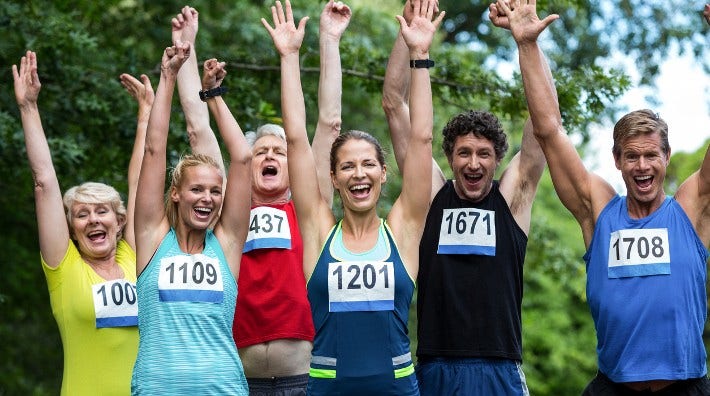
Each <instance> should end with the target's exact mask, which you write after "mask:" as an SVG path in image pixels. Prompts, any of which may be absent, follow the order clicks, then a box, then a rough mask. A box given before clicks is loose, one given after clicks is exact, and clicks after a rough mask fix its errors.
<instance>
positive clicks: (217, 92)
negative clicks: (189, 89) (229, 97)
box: [200, 86, 227, 102]
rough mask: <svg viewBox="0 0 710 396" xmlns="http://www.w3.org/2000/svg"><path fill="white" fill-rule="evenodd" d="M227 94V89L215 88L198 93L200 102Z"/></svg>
mask: <svg viewBox="0 0 710 396" xmlns="http://www.w3.org/2000/svg"><path fill="white" fill-rule="evenodd" d="M224 93H227V87H224V86H222V87H217V88H212V89H208V90H206V91H200V100H202V101H203V102H206V101H207V99H209V98H214V97H215V96H222V94H224Z"/></svg>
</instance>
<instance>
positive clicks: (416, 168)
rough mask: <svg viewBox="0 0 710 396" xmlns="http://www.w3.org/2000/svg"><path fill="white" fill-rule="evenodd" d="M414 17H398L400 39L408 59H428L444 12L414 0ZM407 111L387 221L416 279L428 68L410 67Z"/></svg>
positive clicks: (428, 137) (428, 138)
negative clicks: (398, 181) (398, 177)
mask: <svg viewBox="0 0 710 396" xmlns="http://www.w3.org/2000/svg"><path fill="white" fill-rule="evenodd" d="M413 4H414V16H413V18H412V20H411V21H410V22H409V23H407V21H406V20H405V19H404V17H402V16H399V15H398V16H397V19H398V20H399V23H400V26H401V28H402V36H403V37H404V40H405V41H406V43H407V47H408V48H409V56H410V58H411V59H429V47H430V45H431V42H432V40H433V38H434V33H435V32H436V29H437V28H438V27H439V25H440V24H441V21H442V20H443V18H444V15H445V13H444V12H441V13H439V15H438V16H437V17H436V19H434V20H433V21H432V17H433V16H434V14H435V10H436V9H437V7H436V2H435V1H434V0H414V3H413ZM410 73H411V83H412V85H411V96H410V105H411V108H412V111H411V112H410V122H411V132H410V137H409V144H408V145H407V151H406V154H405V157H404V164H403V165H404V166H403V168H402V192H401V194H400V196H399V197H398V198H397V201H396V202H395V203H394V205H393V206H392V210H391V212H390V215H389V216H388V221H389V222H390V224H391V226H392V231H393V232H394V234H395V238H396V240H397V243H398V245H399V246H400V253H401V254H402V256H403V258H404V262H405V265H406V266H407V270H408V271H409V273H410V276H412V278H416V276H417V272H418V269H419V241H420V239H421V235H422V232H423V230H424V221H425V220H426V214H427V212H428V209H429V200H430V197H431V188H432V186H431V185H430V184H427V183H421V180H430V179H431V167H428V166H424V167H422V166H421V164H422V163H426V162H427V161H429V160H430V159H431V152H432V149H431V142H432V129H433V127H434V111H433V107H432V97H431V82H430V78H429V69H427V68H412V69H411V71H410Z"/></svg>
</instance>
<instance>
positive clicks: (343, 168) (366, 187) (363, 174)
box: [331, 138, 387, 212]
mask: <svg viewBox="0 0 710 396" xmlns="http://www.w3.org/2000/svg"><path fill="white" fill-rule="evenodd" d="M335 159H336V161H335V166H334V167H332V168H333V170H331V178H332V180H333V187H334V188H335V189H336V190H338V192H339V193H340V198H341V200H342V202H343V207H344V208H346V209H350V210H353V211H357V212H362V211H367V210H374V209H375V207H376V205H377V200H378V199H379V197H380V192H381V190H382V183H384V182H385V181H387V172H386V167H385V166H384V165H383V164H382V163H381V162H380V161H379V160H378V153H377V149H376V147H375V146H374V145H373V144H372V143H370V142H368V141H366V140H364V139H358V138H351V139H348V140H347V141H345V142H344V143H343V144H342V145H341V146H340V147H339V148H338V149H337V153H335Z"/></svg>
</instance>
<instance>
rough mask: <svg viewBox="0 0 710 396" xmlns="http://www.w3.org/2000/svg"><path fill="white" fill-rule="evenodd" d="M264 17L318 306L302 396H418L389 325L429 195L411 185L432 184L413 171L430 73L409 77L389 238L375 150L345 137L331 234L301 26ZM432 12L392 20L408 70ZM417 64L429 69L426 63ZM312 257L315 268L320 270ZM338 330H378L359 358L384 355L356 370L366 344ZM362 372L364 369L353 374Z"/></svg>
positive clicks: (425, 134)
mask: <svg viewBox="0 0 710 396" xmlns="http://www.w3.org/2000/svg"><path fill="white" fill-rule="evenodd" d="M271 11H272V17H273V27H272V26H271V25H270V24H269V23H268V22H267V21H266V20H264V19H262V23H263V24H264V26H265V27H266V29H267V30H268V31H269V34H270V35H271V38H272V39H273V41H274V45H275V46H276V49H277V50H278V52H279V54H280V57H281V104H282V108H283V119H284V129H285V130H286V135H287V139H288V146H287V150H288V158H289V162H288V170H289V175H290V182H291V191H292V198H293V201H294V203H295V206H296V213H297V218H298V224H299V227H300V229H301V234H302V235H303V248H304V249H303V250H304V254H303V266H304V269H303V270H304V273H305V275H306V279H307V280H308V281H309V283H308V289H309V297H313V296H316V295H317V296H318V297H317V298H316V300H312V301H311V305H312V306H311V310H312V313H313V316H314V323H316V322H318V323H319V324H323V325H322V326H319V325H318V324H316V326H315V327H316V335H315V340H314V349H313V357H312V361H311V371H310V380H309V385H308V392H309V395H320V394H332V393H337V394H340V395H348V394H353V395H361V394H370V395H372V394H392V395H417V394H418V388H417V385H416V379H415V378H414V371H413V369H412V367H411V356H410V354H409V345H408V341H407V333H406V332H407V330H406V325H404V326H401V325H400V326H398V325H397V323H396V322H397V321H401V320H404V323H405V324H406V313H403V315H404V318H402V317H401V316H402V314H400V315H399V316H398V315H397V312H396V311H399V310H397V309H396V308H395V306H397V305H398V304H401V305H408V302H409V301H411V295H412V291H413V282H414V281H413V279H416V276H417V270H418V261H419V260H418V254H419V251H418V248H419V240H420V238H421V233H422V230H423V228H424V221H425V216H426V212H427V208H428V205H429V199H430V195H431V185H430V184H429V183H419V181H420V180H422V179H423V180H430V179H431V166H421V165H422V164H430V162H431V153H432V148H431V141H432V127H433V126H432V124H433V110H432V103H431V100H432V99H431V85H430V81H429V70H428V69H427V68H426V67H417V68H412V78H411V100H410V106H411V109H412V111H411V113H410V114H411V125H412V131H411V139H410V141H409V145H408V147H407V155H406V161H405V164H404V167H403V171H402V173H403V175H402V179H403V180H402V192H401V195H400V196H399V198H398V199H397V200H396V201H395V203H394V205H393V206H392V210H391V211H390V213H389V215H388V216H387V218H386V221H385V222H386V224H387V225H389V229H387V226H385V225H384V224H385V223H383V221H382V219H380V218H379V217H378V215H377V202H378V200H379V196H380V192H381V189H382V184H383V183H385V181H386V180H387V173H386V166H385V160H384V155H383V153H382V149H381V147H380V145H379V143H378V142H377V140H376V139H375V138H373V137H372V136H371V135H370V134H368V133H365V132H360V131H350V132H347V133H344V134H342V135H341V136H339V137H338V138H337V139H336V140H335V142H334V143H333V147H332V149H331V154H330V169H331V179H332V183H333V187H334V188H335V189H336V190H338V193H339V194H340V198H341V200H342V203H343V219H342V221H341V222H340V223H338V224H339V225H338V230H337V232H336V233H333V232H332V230H333V228H334V227H335V226H336V219H335V216H334V215H333V213H332V211H331V208H330V205H328V204H327V203H326V202H325V201H324V200H323V199H322V198H321V195H320V190H319V186H318V179H317V175H316V167H315V159H314V157H313V153H312V152H311V148H310V145H309V144H308V136H307V132H306V111H305V105H304V99H303V91H302V88H301V80H300V67H299V50H300V47H301V44H302V41H303V36H304V33H305V25H306V18H304V19H302V20H301V21H300V23H299V24H298V27H296V24H295V22H294V19H293V12H292V10H291V5H290V3H289V1H286V3H285V9H284V7H282V5H281V3H280V2H277V3H276V5H275V6H274V7H272V8H271ZM437 12H438V10H437V4H436V1H435V0H430V1H421V0H417V1H413V2H412V12H411V13H409V15H407V16H408V18H407V20H405V18H403V17H401V16H398V17H397V18H398V19H399V21H400V24H401V27H402V33H403V35H404V39H405V41H406V43H407V46H408V48H409V52H410V55H411V58H412V60H424V59H428V56H429V45H430V44H431V41H432V38H433V35H434V32H435V31H436V28H437V27H438V26H439V24H440V23H441V20H442V18H443V13H440V14H439V15H438V16H436V17H435V14H436V13H437ZM417 64H418V65H419V64H421V63H420V62H418V63H417ZM423 64H424V65H426V66H428V65H429V62H423ZM390 231H391V232H390ZM333 235H337V238H339V239H338V240H336V241H335V243H334V244H333V243H330V242H331V238H330V237H331V236H333ZM326 242H328V249H327V250H328V252H327V254H329V255H333V256H339V258H340V259H337V258H336V260H330V259H328V258H327V257H326V256H321V254H320V253H321V250H322V248H323V247H324V245H326ZM333 245H337V246H336V250H337V248H341V252H346V253H343V254H340V253H337V252H336V251H334V250H333V249H331V248H330V247H331V246H333ZM323 251H324V253H323V254H326V251H325V249H323ZM380 253H382V254H380ZM319 257H322V259H323V260H322V261H319ZM355 257H359V258H360V260H356V259H355ZM341 259H342V260H341ZM326 267H327V268H326ZM380 270H381V271H382V272H378V271H380ZM314 271H316V272H318V274H319V275H318V276H316V275H315V272H314ZM378 274H379V276H378ZM312 275H313V277H311V276H312ZM397 275H399V276H397ZM395 283H398V284H399V286H403V287H404V289H401V290H400V293H396V292H395V290H394V289H395ZM407 286H409V287H407ZM364 289H367V290H369V291H371V293H368V292H364ZM312 290H313V291H314V293H311V291H312ZM316 290H317V292H315V291H316ZM325 299H327V301H323V300H325ZM314 307H315V308H314ZM405 311H406V310H405ZM346 316H347V317H346ZM378 316H379V317H380V318H379V319H378V318H377V317H378ZM398 318H399V319H398ZM341 320H345V321H344V322H342V324H343V325H345V326H348V325H352V326H357V325H364V324H368V325H373V326H377V328H374V329H372V333H373V334H379V335H384V334H388V335H389V336H388V337H384V336H382V337H377V339H372V341H373V342H372V343H370V344H371V345H369V348H368V349H367V350H363V351H364V352H367V351H374V350H380V351H382V353H372V354H368V353H365V355H364V356H362V355H359V360H360V361H359V362H355V361H354V360H355V359H354V358H353V357H354V356H356V355H357V354H353V353H351V352H352V351H353V350H355V349H357V348H359V346H360V345H363V344H365V343H367V341H369V340H370V338H369V337H365V335H366V334H365V333H366V332H359V334H360V337H353V336H352V334H353V333H352V332H345V331H344V329H343V325H341V326H335V325H332V323H333V321H341ZM346 322H347V324H346ZM384 327H387V329H385V328H384ZM383 338H384V339H383ZM364 367H367V368H368V369H366V370H365V369H363V370H360V369H359V368H364Z"/></svg>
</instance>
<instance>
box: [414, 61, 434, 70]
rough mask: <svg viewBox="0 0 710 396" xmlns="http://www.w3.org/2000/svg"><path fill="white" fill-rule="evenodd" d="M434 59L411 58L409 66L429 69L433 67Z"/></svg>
mask: <svg viewBox="0 0 710 396" xmlns="http://www.w3.org/2000/svg"><path fill="white" fill-rule="evenodd" d="M434 64H435V63H434V61H433V60H431V59H428V58H427V59H411V60H410V61H409V67H410V68H412V69H429V68H431V67H434Z"/></svg>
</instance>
